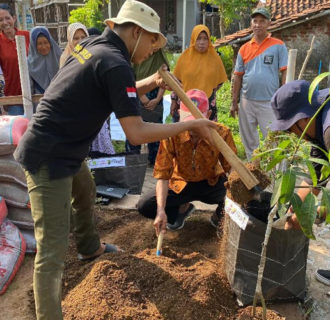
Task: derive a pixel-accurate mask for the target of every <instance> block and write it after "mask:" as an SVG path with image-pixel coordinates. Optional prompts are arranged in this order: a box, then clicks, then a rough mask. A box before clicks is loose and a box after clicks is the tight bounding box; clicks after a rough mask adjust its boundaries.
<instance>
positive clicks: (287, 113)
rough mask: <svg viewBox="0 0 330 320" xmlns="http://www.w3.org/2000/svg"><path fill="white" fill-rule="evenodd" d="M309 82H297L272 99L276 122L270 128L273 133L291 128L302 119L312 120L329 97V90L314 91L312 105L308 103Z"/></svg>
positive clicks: (286, 86)
mask: <svg viewBox="0 0 330 320" xmlns="http://www.w3.org/2000/svg"><path fill="white" fill-rule="evenodd" d="M309 86H310V84H309V82H307V81H306V80H295V81H291V82H288V83H286V84H285V85H283V86H282V87H280V88H279V89H278V90H277V91H276V92H275V94H274V95H273V97H272V100H271V105H272V109H273V111H274V113H275V117H276V120H275V121H273V123H272V124H271V126H270V129H271V130H272V131H282V130H288V129H289V128H291V127H292V126H293V125H294V124H295V123H296V122H297V121H299V120H300V119H305V118H311V117H312V116H313V115H314V113H315V112H316V111H317V109H318V108H319V107H320V105H321V104H322V103H323V102H324V101H325V99H326V98H327V96H328V95H329V89H323V90H320V91H317V90H316V91H314V94H313V97H312V104H310V103H309V101H308V90H309Z"/></svg>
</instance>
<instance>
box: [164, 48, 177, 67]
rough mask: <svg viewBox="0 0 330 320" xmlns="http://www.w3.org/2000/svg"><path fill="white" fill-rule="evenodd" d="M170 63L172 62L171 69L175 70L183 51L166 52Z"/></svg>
mask: <svg viewBox="0 0 330 320" xmlns="http://www.w3.org/2000/svg"><path fill="white" fill-rule="evenodd" d="M165 54H166V58H167V61H168V63H169V64H170V70H171V71H173V69H174V67H175V65H176V63H177V61H178V59H179V58H180V56H181V53H172V52H169V51H166V52H165Z"/></svg>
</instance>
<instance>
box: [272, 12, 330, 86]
mask: <svg viewBox="0 0 330 320" xmlns="http://www.w3.org/2000/svg"><path fill="white" fill-rule="evenodd" d="M313 35H315V41H314V49H313V52H312V55H311V57H310V59H309V62H308V64H307V66H306V71H305V73H304V76H303V78H304V79H305V80H308V81H310V80H312V79H314V78H315V77H316V76H317V75H318V72H319V65H320V61H322V68H321V73H322V72H326V71H329V67H330V66H329V63H330V15H327V16H324V17H320V18H318V19H312V20H309V21H306V22H305V23H301V24H298V25H295V26H292V27H290V28H286V29H283V30H279V31H276V32H273V33H272V36H274V37H276V38H279V39H281V40H283V41H284V42H285V44H286V46H287V48H288V49H298V53H297V61H296V76H295V79H297V78H298V75H299V73H300V70H301V67H302V65H303V62H304V60H305V57H306V54H307V50H308V49H309V48H310V44H311V41H312V37H313ZM323 83H324V84H323V85H322V87H324V86H326V85H327V84H326V81H324V82H323Z"/></svg>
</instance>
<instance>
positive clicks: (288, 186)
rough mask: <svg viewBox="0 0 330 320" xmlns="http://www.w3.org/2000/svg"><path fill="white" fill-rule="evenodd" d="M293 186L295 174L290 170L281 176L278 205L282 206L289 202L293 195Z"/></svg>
mask: <svg viewBox="0 0 330 320" xmlns="http://www.w3.org/2000/svg"><path fill="white" fill-rule="evenodd" d="M295 184H296V174H295V173H294V171H293V170H292V169H291V168H290V169H288V170H287V171H286V172H285V173H284V174H283V180H282V186H281V195H280V198H279V202H280V203H282V204H284V203H287V202H290V200H291V198H292V196H293V193H294V187H295Z"/></svg>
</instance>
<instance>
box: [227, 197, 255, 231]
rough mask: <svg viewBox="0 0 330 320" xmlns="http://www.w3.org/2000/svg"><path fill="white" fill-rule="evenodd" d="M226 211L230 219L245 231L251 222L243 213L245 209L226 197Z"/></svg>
mask: <svg viewBox="0 0 330 320" xmlns="http://www.w3.org/2000/svg"><path fill="white" fill-rule="evenodd" d="M225 211H226V213H227V214H228V215H229V217H230V218H231V219H232V220H233V221H234V222H235V223H236V224H237V225H238V226H239V227H240V228H241V229H243V230H245V228H246V225H247V223H248V221H249V216H248V215H247V214H246V213H245V212H244V211H243V209H242V208H241V207H240V206H239V205H238V204H237V203H235V202H234V201H232V200H230V199H229V198H227V197H226V201H225Z"/></svg>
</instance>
